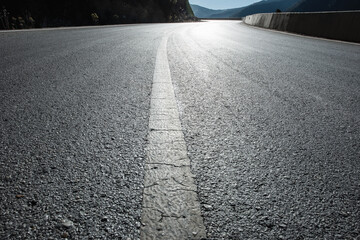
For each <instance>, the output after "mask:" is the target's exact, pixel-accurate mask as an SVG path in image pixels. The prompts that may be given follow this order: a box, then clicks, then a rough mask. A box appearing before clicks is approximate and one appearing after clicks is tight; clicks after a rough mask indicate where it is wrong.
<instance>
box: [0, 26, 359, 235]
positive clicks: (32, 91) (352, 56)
mask: <svg viewBox="0 0 360 240" xmlns="http://www.w3.org/2000/svg"><path fill="white" fill-rule="evenodd" d="M0 42H1V44H0V52H1V58H0V59H1V60H0V61H1V62H0V74H1V75H0V120H1V121H0V132H1V134H0V157H1V159H0V180H1V181H0V199H1V202H0V209H1V215H0V238H1V239H61V238H67V239H139V238H140V237H141V238H142V239H145V237H144V235H143V232H144V231H145V230H146V228H147V227H148V226H149V225H146V224H145V223H144V220H143V219H144V216H143V217H142V214H144V212H146V211H145V209H146V208H144V206H146V205H147V204H149V202H146V201H151V198H150V200H149V198H147V197H146V196H152V195H151V194H148V195H146V194H147V192H146V191H147V190H146V189H147V188H146V187H147V186H146V184H147V183H146V181H148V180H147V179H148V178H147V177H146V176H149V175H148V174H149V171H150V170H149V167H147V166H148V165H147V164H148V162H147V161H148V159H149V152H148V151H149V150H148V149H149V148H151V147H152V146H153V145H159V144H158V143H157V142H155V143H154V142H153V141H154V140H153V139H152V137H151V136H152V135H151V134H152V133H151V132H153V131H152V130H153V129H152V128H151V127H149V121H150V126H151V121H152V119H153V118H154V114H156V107H154V105H156V104H157V103H154V102H153V101H154V99H160V100H159V101H160V102H162V100H161V99H162V98H163V97H162V95H161V96H160V95H159V94H160V93H161V92H163V93H166V94H165V95H166V97H168V99H169V100H167V101H168V102H166V103H165V105H166V104H168V103H169V102H171V104H172V105H171V106H170V105H169V106H170V107H169V109H174V112H172V113H171V114H173V115H172V116H173V117H174V118H172V119H174V120H171V121H170V120H168V121H167V122H166V124H165V125H166V128H167V129H168V130H169V129H171V126H172V124H173V125H174V124H175V125H176V126H177V127H179V129H175V130H176V131H177V132H178V133H179V134H180V135H178V136H177V137H176V138H175V139H173V140H171V142H177V144H178V145H177V146H179V149H180V148H181V150H179V152H181V153H184V152H185V156H184V158H183V160H184V165H181V167H184V168H183V169H184V173H182V174H185V175H189V176H190V175H192V178H191V179H190V180H189V181H190V182H191V183H192V184H193V185H191V186H190V188H191V189H192V190H191V191H190V190H189V192H191V194H192V193H195V195H191V196H190V197H187V198H186V199H189V198H191V199H193V198H194V199H195V204H194V206H195V207H194V209H195V208H196V209H197V210H196V211H198V212H197V213H199V216H200V218H202V219H200V218H197V219H200V220H199V224H200V225H201V224H202V226H204V231H203V230H202V229H201V227H200V231H199V232H193V234H194V238H196V237H198V236H201V237H203V238H206V239H359V238H360V224H359V222H360V46H359V45H356V44H349V43H342V42H334V41H327V40H322V39H314V38H307V37H301V36H295V35H289V34H283V33H279V32H274V31H268V30H263V29H258V28H253V27H249V26H246V25H245V24H243V23H242V22H239V21H207V22H199V23H182V24H181V23H178V24H143V25H125V26H108V27H90V28H68V29H55V30H51V29H50V30H36V31H21V32H1V33H0ZM168 73H169V74H170V75H169V74H168ZM157 74H160V75H159V76H162V77H161V78H160V80H161V79H163V78H166V79H167V82H166V84H168V85H166V86H171V88H168V87H164V86H165V85H160V87H158V88H156V87H155V85H156V84H155V83H156V79H157V77H156V76H157ZM164 76H165V77H164ZM153 82H154V84H153ZM160 82H161V81H160ZM162 84H165V83H162ZM166 89H167V90H166ZM169 89H170V90H169ZM154 91H155V92H157V93H156V94H158V95H156V94H155V93H154ZM171 91H172V92H171ZM154 96H155V97H154ZM157 96H158V97H157ZM174 106H175V107H174ZM154 109H155V110H154ZM169 112H170V111H169ZM168 130H166V131H168ZM157 141H159V140H157ZM160 145H161V144H160ZM149 146H150V147H149ZM166 146H167V145H166ZM170 165H174V164H170ZM177 167H179V166H177ZM156 168H157V167H156ZM185 168H186V169H185ZM171 172H172V170H169V171H168V172H166V174H171ZM190 172H191V173H190ZM174 179H175V178H174ZM144 188H145V190H144ZM193 189H195V190H193ZM144 196H145V198H144ZM146 199H147V200H146ZM150 204H151V202H150ZM182 204H183V203H181V202H180V203H177V205H179V206H182ZM161 217H162V219H161V221H162V222H166V220H164V219H165V217H167V218H166V219H168V218H170V217H169V216H165V215H161ZM177 217H178V216H177ZM187 217H188V216H183V218H184V219H185V220H186V219H187ZM176 219H177V218H175V220H176ZM159 222H160V220H159ZM154 231H155V232H156V231H157V232H158V233H157V234H161V233H162V231H164V229H154ZM159 236H161V235H159ZM188 238H189V239H191V237H188Z"/></svg>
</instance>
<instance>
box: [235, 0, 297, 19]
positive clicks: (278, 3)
mask: <svg viewBox="0 0 360 240" xmlns="http://www.w3.org/2000/svg"><path fill="white" fill-rule="evenodd" d="M298 1H299V0H264V1H261V2H257V3H254V4H251V5H249V6H247V7H244V8H243V9H241V10H240V11H239V12H237V13H235V14H234V15H233V16H232V17H245V16H248V15H251V14H256V13H271V12H275V11H276V10H277V9H279V10H281V11H287V10H288V9H289V8H290V7H292V6H294V4H296V3H297V2H298Z"/></svg>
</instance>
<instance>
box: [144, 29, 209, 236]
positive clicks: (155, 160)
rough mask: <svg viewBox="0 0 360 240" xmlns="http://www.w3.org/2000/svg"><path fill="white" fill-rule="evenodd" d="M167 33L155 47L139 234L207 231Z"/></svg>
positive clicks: (204, 233)
mask: <svg viewBox="0 0 360 240" xmlns="http://www.w3.org/2000/svg"><path fill="white" fill-rule="evenodd" d="M167 39H168V38H167V36H165V37H164V38H163V39H162V42H161V44H160V47H159V49H158V52H157V57H156V65H155V72H154V79H153V88H152V93H151V107H150V122H149V128H150V132H149V136H148V140H149V143H148V146H147V149H146V151H147V159H146V163H145V180H144V181H145V187H144V195H143V209H142V216H141V223H142V227H141V239H142V240H147V239H159V240H160V239H166V240H171V239H202V238H205V237H206V231H205V227H204V223H203V219H202V216H201V213H200V204H199V201H198V196H197V188H196V185H195V182H194V178H193V175H192V174H191V170H190V160H189V158H188V156H187V148H186V143H185V140H184V135H183V132H182V130H181V122H180V119H179V112H178V109H177V105H176V100H175V93H174V88H173V84H172V81H171V75H170V69H169V63H168V59H167V50H166V48H167Z"/></svg>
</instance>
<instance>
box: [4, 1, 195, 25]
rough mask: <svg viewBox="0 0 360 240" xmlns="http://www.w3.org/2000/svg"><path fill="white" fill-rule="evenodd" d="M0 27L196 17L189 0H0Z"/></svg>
mask: <svg viewBox="0 0 360 240" xmlns="http://www.w3.org/2000/svg"><path fill="white" fill-rule="evenodd" d="M1 6H4V9H2V11H1V15H0V28H7V29H12V28H29V27H55V26H79V25H92V24H117V23H138V22H175V21H187V20H194V19H195V18H194V15H193V12H192V9H191V7H190V4H189V2H188V0H137V1H134V0H77V1H73V0H62V1H48V0H37V1H32V0H0V7H1Z"/></svg>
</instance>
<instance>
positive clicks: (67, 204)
mask: <svg viewBox="0 0 360 240" xmlns="http://www.w3.org/2000/svg"><path fill="white" fill-rule="evenodd" d="M129 29H130V28H129V27H109V28H91V29H67V30H55V31H52V30H51V31H47V30H45V31H34V32H21V33H1V34H0V37H1V42H2V43H1V46H0V48H1V53H2V56H1V60H0V61H1V63H0V66H1V68H0V69H1V75H0V91H1V94H0V111H1V114H0V115H1V123H0V132H1V134H0V155H1V161H0V177H1V179H0V180H1V181H0V198H1V202H0V209H1V216H0V217H1V219H0V239H60V238H68V239H138V238H139V231H140V216H141V204H142V190H143V175H144V159H145V152H144V146H145V145H146V144H147V133H148V122H149V105H150V98H149V96H150V93H151V84H152V77H153V70H154V60H155V57H156V50H157V46H158V44H159V43H160V40H161V38H159V37H157V36H155V35H154V34H150V31H149V29H147V28H146V27H145V28H144V27H140V26H133V27H131V29H132V31H129ZM158 35H159V36H160V37H161V34H158Z"/></svg>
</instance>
